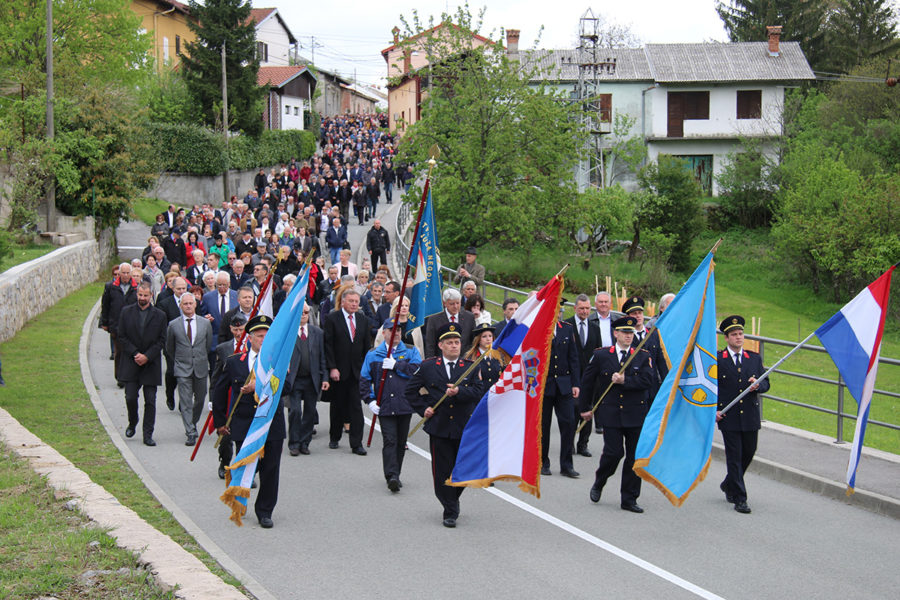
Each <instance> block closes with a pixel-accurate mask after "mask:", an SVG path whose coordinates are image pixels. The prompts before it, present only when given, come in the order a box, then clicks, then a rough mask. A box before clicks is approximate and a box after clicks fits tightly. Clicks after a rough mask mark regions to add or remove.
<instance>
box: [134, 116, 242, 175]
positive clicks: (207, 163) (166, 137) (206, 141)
mask: <svg viewBox="0 0 900 600" xmlns="http://www.w3.org/2000/svg"><path fill="white" fill-rule="evenodd" d="M149 129H150V132H151V137H152V140H153V144H154V145H155V146H156V154H157V156H158V157H159V161H160V162H159V170H160V171H175V172H177V173H190V174H192V175H217V174H219V173H221V172H223V171H224V170H225V141H224V140H223V139H222V136H221V135H216V134H214V133H213V132H212V131H210V130H209V129H205V128H203V127H200V126H198V125H187V124H181V125H172V124H169V123H152V124H150V126H149Z"/></svg>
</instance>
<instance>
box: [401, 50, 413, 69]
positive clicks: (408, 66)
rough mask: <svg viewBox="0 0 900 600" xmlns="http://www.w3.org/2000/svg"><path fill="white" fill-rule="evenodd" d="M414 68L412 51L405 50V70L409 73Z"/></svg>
mask: <svg viewBox="0 0 900 600" xmlns="http://www.w3.org/2000/svg"><path fill="white" fill-rule="evenodd" d="M411 70H412V60H411V57H410V51H409V50H404V51H403V72H404V73H409V72H410V71H411Z"/></svg>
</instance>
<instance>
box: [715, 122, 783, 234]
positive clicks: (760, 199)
mask: <svg viewBox="0 0 900 600" xmlns="http://www.w3.org/2000/svg"><path fill="white" fill-rule="evenodd" d="M776 161H777V152H775V149H773V148H771V147H769V146H768V145H767V144H766V143H765V142H762V141H761V140H758V139H752V138H751V139H745V140H742V141H741V146H740V148H739V149H737V150H735V151H733V152H730V153H729V154H728V160H727V161H726V163H725V166H724V168H723V169H722V172H721V173H720V174H719V175H717V176H716V181H717V182H718V184H719V190H720V191H719V204H720V206H721V207H722V210H723V212H724V215H723V217H724V222H725V223H728V224H734V225H740V226H742V227H750V228H753V227H764V226H767V225H768V224H769V221H770V220H771V218H772V204H773V202H774V196H775V192H776V190H777V185H776V180H775V177H776V168H777V162H776Z"/></svg>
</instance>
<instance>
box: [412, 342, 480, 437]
mask: <svg viewBox="0 0 900 600" xmlns="http://www.w3.org/2000/svg"><path fill="white" fill-rule="evenodd" d="M471 364H472V361H470V360H466V359H464V358H462V357H460V358H459V359H457V360H456V362H455V363H454V366H453V367H451V378H450V379H448V378H447V368H446V366H445V365H444V358H443V357H442V356H436V357H432V358H428V359H425V360H424V361H422V364H421V365H420V366H419V370H418V371H416V372H415V373H413V376H412V377H411V378H410V380H409V383H408V384H407V386H406V399H407V401H408V402H409V405H410V406H412V409H413V410H414V411H416V412H417V413H418V414H419V415H424V414H425V409H426V408H428V407H429V406H434V405H435V404H437V403H438V400H440V399H441V397H442V396H443V395H444V392H446V391H447V384H448V383H455V382H456V380H457V379H459V377H460V375H462V374H463V373H464V372H465V370H466V369H468V368H469V366H470V365H471ZM482 395H483V394H482V385H481V382H480V381H479V380H478V370H477V369H476V370H475V371H473V372H472V373H470V374H469V376H468V377H466V379H464V380H463V382H462V383H461V384H460V385H459V392H458V393H457V394H456V395H455V396H448V397H447V399H446V400H444V402H443V403H441V405H440V406H439V407H438V408H437V410H435V411H434V415H433V416H432V417H431V418H430V419H428V420H427V421H426V422H425V431H426V432H427V433H428V434H429V435H433V436H435V437H442V438H448V439H451V440H458V439H461V438H462V432H463V429H464V428H465V427H466V423H467V422H468V421H469V417H471V416H472V411H474V410H475V406H476V405H477V404H478V401H479V400H481V396H482Z"/></svg>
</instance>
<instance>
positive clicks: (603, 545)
mask: <svg viewBox="0 0 900 600" xmlns="http://www.w3.org/2000/svg"><path fill="white" fill-rule="evenodd" d="M365 421H366V424H367V425H371V423H372V421H371V420H369V419H365ZM375 429H377V430H378V431H381V427H380V426H379V425H378V424H377V423H376V425H375ZM406 446H407V448H409V450H411V451H413V452H415V453H416V454H418V455H419V456H421V457H422V458H424V459H425V460H427V461H429V462H430V461H431V453H430V452H428V451H427V450H423V449H422V448H419V447H418V446H416V445H415V444H411V443H409V442H407V444H406ZM483 489H484V491H486V492H487V493H489V494H493V495H494V496H496V497H497V498H500V499H501V500H505V501H506V502H509V503H510V504H512V505H513V506H516V507H518V508H521V509H522V510H524V511H525V512H528V513H531V514H532V515H534V516H536V517H537V518H539V519H541V520H543V521H546V522H547V523H550V524H551V525H554V526H556V527H559V528H560V529H562V530H563V531H565V532H566V533H571V534H572V535H574V536H575V537H578V538H581V539H582V540H584V541H585V542H587V543H589V544H593V545H594V546H596V547H597V548H600V549H601V550H604V551H606V552H609V553H610V554H613V555H615V556H618V557H619V558H621V559H622V560H625V561H627V562H630V563H631V564H633V565H634V566H636V567H638V568H640V569H643V570H645V571H647V572H648V573H652V574H653V575H656V576H657V577H660V578H662V579H665V580H666V581H668V582H669V583H673V584H675V585H677V586H678V587H680V588H681V589H683V590H686V591H688V592H690V593H692V594H694V595H696V596H699V597H701V598H706V599H707V600H724V598H722V597H721V596H719V595H717V594H714V593H712V592H710V591H709V590H706V589H703V588H702V587H700V586H698V585H694V584H693V583H691V582H690V581H687V580H685V579H682V578H681V577H679V576H678V575H675V574H674V573H671V572H669V571H666V570H665V569H663V568H662V567H657V566H656V565H654V564H652V563H649V562H647V561H646V560H644V559H642V558H639V557H637V556H635V555H634V554H631V553H630V552H628V551H626V550H622V549H621V548H619V547H618V546H614V545H613V544H610V543H609V542H606V541H604V540H601V539H600V538H598V537H596V536H594V535H591V534H590V533H588V532H586V531H584V530H582V529H579V528H577V527H575V526H574V525H572V524H571V523H567V522H565V521H563V520H562V519H558V518H556V517H554V516H553V515H551V514H550V513H546V512H544V511H542V510H541V509H539V508H535V507H534V506H532V505H530V504H528V503H527V502H523V501H522V500H519V499H518V498H516V497H514V496H511V495H509V494H507V493H506V492H502V491H500V490H498V489H497V488H492V487H491V488H483Z"/></svg>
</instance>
